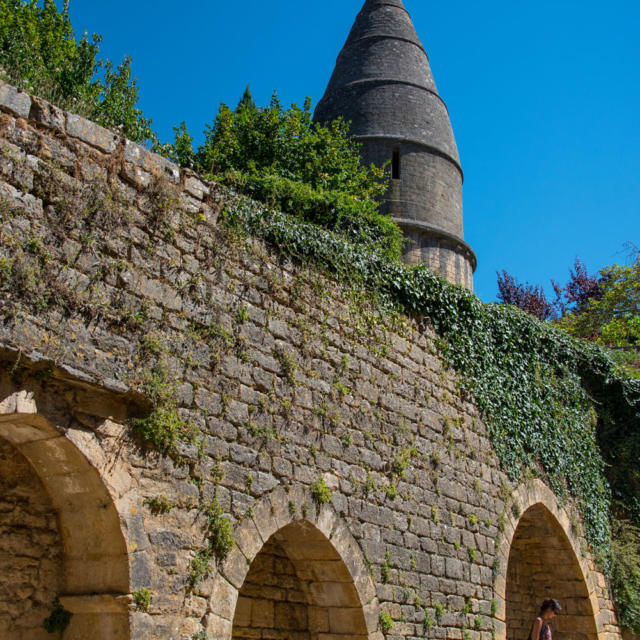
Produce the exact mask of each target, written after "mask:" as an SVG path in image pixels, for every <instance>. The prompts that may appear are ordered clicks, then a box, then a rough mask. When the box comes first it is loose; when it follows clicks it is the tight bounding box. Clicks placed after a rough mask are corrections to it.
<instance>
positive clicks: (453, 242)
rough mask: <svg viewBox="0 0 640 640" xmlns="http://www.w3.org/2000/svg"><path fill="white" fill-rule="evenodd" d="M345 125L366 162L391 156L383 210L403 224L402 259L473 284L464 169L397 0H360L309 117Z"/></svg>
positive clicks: (443, 109)
mask: <svg viewBox="0 0 640 640" xmlns="http://www.w3.org/2000/svg"><path fill="white" fill-rule="evenodd" d="M338 117H342V118H343V119H344V120H346V121H348V122H350V123H351V133H352V135H354V136H355V137H356V138H357V139H358V140H359V141H360V142H361V143H362V149H361V154H362V156H363V160H364V161H365V163H367V164H368V163H370V162H373V163H375V164H376V165H378V166H380V165H383V164H385V163H387V162H388V161H390V160H392V159H393V162H392V167H393V169H392V180H391V183H390V185H389V191H388V193H387V197H386V199H385V201H384V203H383V206H382V211H383V212H386V213H388V214H390V215H391V216H392V217H393V218H394V219H395V220H396V221H397V222H398V223H399V224H400V226H401V227H402V229H403V230H404V232H405V236H406V239H407V243H406V249H405V252H404V257H405V260H406V261H407V262H409V263H412V264H416V263H420V262H426V263H428V264H429V265H430V266H431V267H432V268H434V269H435V270H437V271H439V272H440V273H442V274H443V275H445V277H447V278H448V279H449V280H451V281H453V282H457V283H459V284H463V285H464V286H467V287H469V288H472V286H473V284H472V282H473V271H474V270H475V265H476V258H475V255H474V253H473V251H472V250H471V248H470V247H469V246H468V245H467V244H466V243H465V242H464V233H463V224H462V180H463V175H462V168H461V166H460V158H459V156H458V148H457V146H456V141H455V138H454V136H453V129H452V128H451V122H450V120H449V113H448V111H447V107H446V105H445V103H444V101H443V100H442V98H441V97H440V96H439V94H438V89H437V88H436V84H435V82H434V80H433V75H432V73H431V67H430V65H429V58H428V56H427V53H426V51H425V49H424V47H423V45H422V42H421V41H420V38H419V37H418V34H417V33H416V30H415V28H414V26H413V22H412V20H411V17H410V16H409V13H408V12H407V10H406V9H405V7H404V5H403V3H402V0H366V2H365V3H364V6H363V7H362V10H361V11H360V13H359V14H358V16H357V18H356V21H355V23H354V25H353V27H352V29H351V32H350V33H349V37H348V38H347V42H346V44H345V45H344V47H343V49H342V51H341V52H340V54H339V56H338V59H337V61H336V66H335V69H334V71H333V74H332V76H331V79H330V81H329V85H328V87H327V90H326V92H325V94H324V96H323V98H322V99H321V100H320V102H319V103H318V106H317V107H316V111H315V115H314V119H315V120H316V121H318V122H330V121H332V120H335V119H336V118H338Z"/></svg>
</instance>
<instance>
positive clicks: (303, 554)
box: [0, 0, 620, 640]
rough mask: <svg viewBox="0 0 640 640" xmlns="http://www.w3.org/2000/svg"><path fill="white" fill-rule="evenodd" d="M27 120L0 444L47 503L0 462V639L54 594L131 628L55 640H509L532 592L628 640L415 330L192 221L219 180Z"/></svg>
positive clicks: (12, 253) (16, 175)
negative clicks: (56, 558) (383, 616)
mask: <svg viewBox="0 0 640 640" xmlns="http://www.w3.org/2000/svg"><path fill="white" fill-rule="evenodd" d="M371 1H372V2H373V3H374V4H375V3H376V1H377V0H371ZM389 2H391V3H396V4H397V2H399V0H389ZM382 4H385V3H382ZM386 4H388V2H387V3H386ZM34 105H35V106H33V107H32V109H31V114H32V115H31V116H30V118H31V119H30V120H24V121H22V120H20V121H18V120H16V119H15V118H14V117H13V116H11V115H9V114H8V113H5V114H4V116H3V118H5V119H6V120H7V129H5V130H3V131H2V132H0V196H1V197H2V198H3V199H5V200H6V201H7V203H8V206H10V208H9V209H8V211H9V214H8V215H6V216H4V215H3V216H2V220H1V221H0V224H1V225H2V229H1V232H2V234H3V238H6V239H7V240H6V242H3V243H2V244H0V258H1V259H2V261H3V262H2V263H0V264H9V263H11V265H12V267H11V269H10V270H9V273H10V275H9V276H8V277H6V278H5V276H4V273H5V270H1V269H0V316H1V320H2V322H0V356H1V357H0V438H4V439H6V440H7V441H11V443H12V446H15V447H17V448H18V449H20V451H21V452H22V453H23V454H24V456H26V457H27V458H28V460H29V462H28V464H29V465H30V466H29V467H28V468H29V469H30V470H31V474H32V475H34V477H35V476H38V477H39V478H40V480H39V482H41V484H42V487H43V491H45V492H46V494H48V495H49V496H50V498H51V502H50V505H49V506H48V507H47V509H48V510H47V509H45V510H44V511H43V512H39V511H38V510H37V509H35V510H34V509H33V508H32V506H33V505H31V506H28V507H27V503H28V502H29V501H30V500H31V498H30V497H29V496H31V495H32V493H31V490H32V488H33V486H34V485H33V483H31V484H30V482H31V481H30V480H29V479H28V478H27V477H26V476H25V475H24V474H21V473H18V471H16V470H15V467H14V466H13V465H14V461H13V459H10V461H9V463H8V465H7V466H5V467H0V478H4V477H5V476H3V475H2V474H3V469H9V470H11V469H14V471H8V472H5V475H6V473H8V475H9V476H10V477H11V478H12V479H15V482H16V484H15V485H12V486H11V487H10V488H5V487H7V485H2V483H0V485H2V491H0V565H1V566H2V567H5V566H6V567H8V568H7V569H6V574H7V575H11V576H13V577H12V578H11V579H10V580H9V579H3V577H2V575H0V628H2V629H4V628H14V627H15V628H17V627H16V625H18V626H19V628H20V631H19V632H17V634H18V635H17V637H24V638H28V637H29V636H28V635H27V631H26V630H27V629H36V628H40V625H41V624H42V620H43V618H44V617H45V616H43V615H42V614H43V612H45V613H46V611H50V604H51V601H52V598H53V597H54V596H55V595H58V594H60V595H63V596H64V595H67V596H68V595H73V594H75V595H77V596H81V595H82V594H95V597H96V600H95V602H96V603H101V602H102V603H105V602H107V600H103V599H100V598H101V597H103V596H104V597H107V596H109V597H112V598H115V599H116V600H118V599H119V598H124V599H125V600H126V602H127V606H129V607H130V610H129V611H128V615H124V616H122V615H121V616H120V617H119V618H118V616H119V615H120V614H117V613H114V612H112V611H111V610H109V611H106V608H108V607H106V605H105V610H104V611H103V612H102V613H99V612H98V613H96V612H93V611H92V612H88V611H87V612H86V614H82V615H86V616H87V617H85V618H84V619H81V618H80V617H78V618H77V619H76V621H75V622H74V625H75V627H74V629H75V630H73V634H76V635H75V636H74V637H76V636H77V637H79V638H80V637H82V638H83V640H85V639H86V637H89V636H88V635H87V634H88V632H87V629H92V630H93V631H92V632H91V633H92V635H91V636H90V637H93V638H95V640H115V638H118V640H119V636H118V635H117V634H116V635H115V636H114V635H113V634H112V635H111V636H109V635H108V634H109V633H111V631H109V629H111V627H109V625H111V624H113V625H115V626H114V627H113V628H119V627H118V625H122V624H123V618H124V620H125V622H124V625H125V627H126V626H127V625H128V632H129V634H130V636H131V637H132V638H135V639H136V640H145V639H149V640H165V639H166V638H169V637H173V638H180V639H181V640H185V638H187V639H189V640H190V638H191V637H192V636H194V635H196V634H197V633H199V632H200V631H206V632H207V633H208V634H209V636H210V637H214V638H216V640H222V639H224V640H239V639H240V638H254V637H256V638H257V637H258V636H261V637H263V638H272V637H277V638H282V637H283V636H290V637H291V638H294V639H295V640H306V639H307V638H308V637H316V638H327V639H331V640H336V639H340V640H347V639H348V640H357V639H358V638H364V637H367V639H368V640H382V633H381V631H380V630H379V628H378V622H379V614H380V610H381V609H383V610H384V611H387V612H388V613H389V614H390V615H391V616H392V618H393V619H394V623H395V624H394V627H393V630H392V631H391V632H390V633H389V634H387V636H388V638H401V637H406V638H409V639H411V640H415V639H417V638H422V637H426V636H427V635H428V634H427V631H426V629H425V624H424V621H425V619H426V613H425V609H424V608H425V607H426V610H427V611H429V612H430V615H431V617H432V618H434V619H435V609H434V607H435V606H436V603H442V604H443V606H446V611H444V612H443V615H442V616H441V618H440V619H438V620H437V621H436V622H437V625H436V627H434V628H433V629H432V630H431V632H430V633H431V635H430V636H429V637H439V638H455V639H457V640H462V639H463V637H464V633H463V630H466V632H467V633H468V634H471V635H470V637H471V638H472V640H491V626H493V625H495V628H496V634H497V640H500V639H501V638H504V637H505V635H504V634H505V633H506V631H505V622H508V624H509V626H510V627H513V628H514V629H515V630H516V631H517V634H516V636H517V635H518V634H520V635H521V634H522V633H523V632H524V631H523V630H524V629H525V628H526V625H527V624H530V622H528V621H527V620H525V619H528V618H529V617H530V615H531V612H532V610H531V609H530V607H531V606H534V605H535V603H536V601H537V600H538V599H539V596H538V595H536V594H534V593H533V591H531V589H532V588H533V586H532V585H539V589H538V588H537V587H536V593H537V592H538V591H544V589H545V588H546V587H545V586H544V585H542V582H541V580H542V578H540V580H539V579H538V577H539V576H540V575H543V577H544V579H545V580H547V582H545V583H544V584H545V585H546V584H552V585H555V587H556V588H557V589H559V590H560V591H562V593H563V595H564V596H566V610H567V613H568V615H567V616H566V617H565V618H564V619H563V620H564V621H566V623H567V624H568V625H569V627H568V628H567V629H565V630H563V631H565V632H566V633H569V634H572V633H573V634H574V635H576V636H577V635H580V637H581V638H582V640H596V639H595V636H594V634H593V626H592V622H593V624H594V625H595V628H596V629H597V631H598V633H600V634H601V635H602V634H611V639H610V640H619V638H620V636H619V630H618V629H617V627H615V614H614V613H613V607H612V604H611V600H610V594H609V593H608V590H607V584H606V581H605V580H604V578H603V576H602V575H601V574H599V573H598V572H597V570H596V568H595V565H594V564H593V562H592V560H591V559H590V558H589V556H588V554H587V555H586V557H585V558H583V557H582V552H581V548H582V547H583V545H584V539H583V537H582V533H581V532H580V531H578V532H577V533H574V532H572V525H571V521H572V520H573V521H574V522H575V518H570V517H569V515H568V513H567V512H566V510H565V509H563V508H560V507H559V506H558V504H557V500H556V499H555V497H554V496H553V494H552V493H551V491H550V490H549V489H547V488H545V487H544V486H543V485H542V483H541V482H540V483H539V484H535V483H533V485H532V486H531V487H526V486H523V487H520V488H518V487H514V486H512V484H511V483H510V482H509V480H508V478H507V477H506V476H505V474H504V473H503V471H502V470H501V469H500V467H499V464H498V461H497V459H496V457H495V455H494V453H493V451H492V449H491V446H490V443H489V440H488V435H487V430H486V428H485V425H484V423H483V421H482V419H481V417H480V415H479V412H478V411H477V409H476V408H475V407H474V406H473V405H472V404H471V403H468V402H463V401H462V400H461V399H460V398H459V397H458V394H457V386H456V382H457V381H456V379H455V376H454V375H453V374H452V372H451V371H449V370H448V369H446V368H445V367H443V365H442V363H441V362H440V359H439V356H438V355H437V352H436V351H435V346H434V340H435V335H434V334H433V332H431V331H430V330H428V329H424V328H421V327H419V326H418V324H417V323H415V322H414V321H413V320H411V319H407V320H406V325H405V326H400V325H401V324H402V323H396V322H394V321H393V320H392V319H390V318H388V317H387V316H385V315H384V314H382V313H381V312H380V311H379V310H378V309H376V308H375V307H374V306H366V305H364V303H362V302H361V301H359V302H358V304H357V305H354V302H353V299H352V298H351V297H350V296H349V295H348V294H347V293H346V292H345V291H343V290H342V289H341V288H340V287H339V286H338V285H336V283H335V282H332V281H330V280H328V279H326V278H324V277H323V276H322V275H321V274H320V273H317V272H313V271H309V270H308V268H304V267H303V266H301V265H295V264H293V263H292V262H291V261H290V260H284V259H283V258H282V256H281V255H279V254H277V253H275V252H272V251H271V250H270V249H269V248H268V247H267V246H265V245H263V244H261V243H260V242H258V241H255V240H254V241H251V242H246V243H245V242H244V241H242V240H238V239H237V238H230V237H229V235H228V234H227V233H226V232H224V231H223V230H221V229H219V228H218V227H216V226H215V224H214V222H215V217H212V218H211V219H210V220H209V219H206V220H204V221H203V220H202V219H201V218H200V217H199V216H196V218H197V220H194V216H192V215H191V214H186V213H185V212H184V211H181V210H180V207H181V203H189V206H190V207H192V208H193V207H194V206H195V203H196V202H201V198H206V202H207V206H211V207H212V211H214V210H215V211H218V210H220V208H222V207H223V206H224V204H225V203H224V201H223V196H222V195H221V193H220V192H219V190H218V188H217V187H216V186H215V185H208V184H205V183H204V182H202V181H200V180H199V179H198V178H197V177H195V176H194V175H192V174H191V173H189V172H186V173H182V174H181V173H180V172H179V171H178V169H177V167H175V166H174V165H171V164H170V163H167V162H166V161H165V160H164V159H162V158H159V157H158V156H154V155H153V154H151V153H150V152H148V151H147V150H146V149H143V148H142V147H139V146H138V145H134V144H133V143H129V142H125V143H124V144H123V147H119V148H117V149H116V148H115V147H114V146H113V144H112V142H114V144H115V141H113V140H111V139H110V138H109V137H108V136H107V133H105V132H104V130H101V129H100V128H97V129H94V128H93V127H89V126H85V124H84V123H82V122H80V120H76V121H74V120H73V118H71V126H72V128H73V127H76V135H75V136H74V137H73V138H71V137H67V138H65V136H64V135H63V133H61V131H60V130H59V125H60V114H59V113H58V112H57V111H56V110H55V109H52V108H51V109H50V108H49V107H47V105H46V104H44V103H41V102H36V103H34ZM0 108H2V105H0ZM5 110H6V109H5ZM74 122H75V124H74ZM109 135H112V134H109ZM105 136H106V137H105ZM83 137H84V138H87V140H88V141H85V140H84V138H83ZM109 149H114V150H113V151H109ZM20 167H21V168H20ZM52 168H55V171H52ZM52 176H53V177H52ZM107 178H108V179H107ZM36 185H39V188H38V190H36V188H35V187H36ZM207 190H208V191H207ZM44 191H46V193H47V194H48V195H47V201H46V202H45V203H44V205H43V200H42V197H43V196H42V193H43V192H44ZM185 194H186V196H185ZM183 196H185V197H183ZM52 202H53V204H51V203H52ZM203 204H204V203H203ZM34 239H37V242H36V241H35V240H34ZM34 243H35V244H34ZM36 245H38V246H39V247H41V250H42V254H43V255H46V260H45V261H43V262H44V263H45V264H41V263H40V262H39V261H38V260H37V259H36V255H35V253H33V249H34V247H35V246H36ZM38 251H40V249H39V250H38ZM38 255H39V254H38ZM5 261H6V262H5ZM16 261H17V266H16ZM20 261H22V262H20ZM45 267H46V270H43V269H45ZM30 270H31V271H30ZM50 273H54V274H55V277H51V278H49V277H48V274H50ZM16 274H18V276H19V278H18V279H16ZM42 300H48V301H49V303H48V305H46V306H44V307H43V306H42V304H41V303H40V302H39V301H42ZM363 305H364V307H363ZM363 314H364V315H363ZM365 316H366V319H367V320H366V323H365V322H364V319H363V318H364V317H365ZM365 326H366V330H364V329H363V327H365ZM382 354H384V355H382ZM163 403H166V404H163ZM154 406H155V407H156V409H159V411H156V412H153V411H152V409H153V408H154ZM150 415H151V418H152V419H151V420H146V418H147V417H148V416H150ZM138 418H143V420H142V422H135V423H134V422H133V420H134V419H138ZM445 424H446V425H447V429H446V430H445ZM134 425H135V427H134ZM133 427H134V428H133ZM164 428H167V429H168V431H163V429H164ZM147 429H150V430H151V431H150V432H148V433H147V435H152V436H153V437H156V436H157V437H158V439H157V440H156V443H157V444H159V445H160V446H159V447H156V446H154V445H153V444H152V443H148V442H147V443H145V441H144V437H143V436H144V433H145V430H147ZM174 435H175V436H178V437H184V440H180V441H179V442H177V443H176V444H175V447H174V448H173V453H172V455H167V454H166V452H165V453H163V452H162V448H163V445H167V440H163V438H165V437H167V438H169V441H170V439H171V437H173V436H174ZM159 436H162V437H159ZM169 448H171V447H169ZM414 450H415V452H416V453H415V455H413V454H411V455H410V456H409V458H408V460H407V457H406V456H407V451H414ZM403 461H404V462H403ZM405 462H406V464H405ZM3 463H4V459H3ZM400 467H402V473H400V472H399V468H400ZM321 480H322V481H323V483H321V482H320V481H321ZM510 492H511V493H512V495H511V497H509V496H508V495H507V494H509V493H510ZM536 505H540V506H539V507H538V506H536ZM537 509H542V510H543V511H542V512H540V511H537ZM545 509H546V511H544V510H545ZM43 513H46V514H48V516H47V519H45V520H46V525H47V526H44V524H43V523H44V520H43V517H44V516H43ZM516 514H518V517H516ZM472 516H473V517H472ZM534 516H536V517H534ZM20 523H23V524H20ZM226 523H228V527H227V525H226ZM523 523H524V524H523ZM545 523H546V524H545ZM23 525H24V527H23ZM521 525H522V526H521ZM21 527H22V528H21ZM24 529H26V531H25V530H24ZM500 529H504V530H503V531H500ZM229 533H231V534H232V536H233V538H234V539H235V544H234V545H233V546H232V547H231V549H230V551H229V553H228V555H227V557H226V558H225V559H224V560H218V559H217V558H216V557H215V553H220V543H221V541H223V542H224V543H225V544H226V543H227V542H229V540H228V539H227V537H226V536H227V534H229ZM56 535H57V536H59V538H58V540H59V541H60V545H61V547H60V546H58V547H57V546H56V545H57V544H58V543H57V542H56ZM217 536H221V537H220V538H218V537H217ZM494 540H497V542H498V544H497V546H496V544H494ZM541 540H544V541H545V544H546V546H547V547H548V549H549V550H550V552H552V553H553V554H554V555H553V561H552V560H551V559H547V561H546V562H545V568H544V569H543V568H541V567H540V566H539V565H538V564H536V562H535V561H534V558H533V557H532V555H533V556H536V555H537V556H543V555H544V553H543V552H542V551H540V548H541V542H540V541H541ZM2 545H5V546H6V547H7V549H8V550H9V552H10V554H13V555H12V556H10V559H9V560H6V558H5V556H4V555H3V554H2ZM223 546H224V545H223ZM59 548H63V549H64V553H65V554H66V555H65V557H64V563H63V564H64V575H63V576H62V577H60V580H61V582H56V577H55V576H56V571H57V569H56V565H55V563H53V562H52V561H51V558H50V557H49V556H48V555H47V554H51V553H54V552H55V549H59ZM527 548H530V549H536V552H535V553H533V554H531V553H530V552H528V551H527ZM14 552H16V553H14ZM205 552H207V553H208V556H207V554H206V553H205ZM512 552H513V553H512ZM56 553H57V552H56ZM196 554H198V555H197V556H196ZM196 560H197V562H195V561H196ZM207 560H208V564H207ZM11 562H14V563H16V562H17V563H18V565H19V566H18V568H17V569H16V567H15V566H13V565H11V566H9V565H10V564H11ZM3 563H4V564H3ZM566 568H571V571H567V570H565V569H566ZM196 569H197V571H196ZM38 572H40V573H38ZM18 574H19V575H18ZM16 576H17V577H16ZM47 581H48V582H47ZM58 584H59V586H56V585H58ZM43 585H44V586H43ZM49 587H53V588H54V589H53V590H54V591H55V592H56V593H53V592H51V590H50V588H49ZM530 587H531V589H530ZM141 589H149V590H150V591H151V604H150V605H149V607H148V608H147V610H146V611H144V610H143V609H142V608H140V606H139V607H138V608H136V606H135V605H134V604H132V603H133V595H132V594H133V593H134V592H138V591H139V590H141ZM143 593H144V592H143ZM137 595H138V597H139V598H140V597H141V594H140V593H138V594H137ZM561 597H562V596H561ZM118 601H120V600H118ZM492 601H495V616H494V617H493V618H492V616H491V609H492ZM36 602H37V603H39V604H38V606H36V605H35V604H34V603H36ZM73 602H75V601H73ZM418 603H420V604H419V605H418ZM521 603H522V604H521ZM74 606H75V605H74ZM92 606H93V605H92ZM95 606H98V605H95ZM101 606H102V605H101ZM527 607H529V608H527ZM469 608H470V610H471V613H466V614H465V613H464V611H465V610H468V609H469ZM516 611H519V612H524V613H523V614H522V615H520V613H518V614H516V613H514V612H516ZM78 615H79V616H80V614H78ZM94 615H98V616H100V618H99V619H96V618H91V616H94ZM112 616H116V618H117V620H114V619H112ZM476 616H478V618H477V624H478V625H479V629H475V628H474V625H475V624H476ZM9 625H13V626H14V627H10V626H9ZM22 629H24V630H25V631H24V633H23V632H22ZM70 629H71V627H70ZM69 633H71V631H70V632H69ZM99 633H103V636H100V635H99ZM114 633H115V632H114ZM20 634H22V635H20ZM78 634H80V635H78ZM82 634H85V635H84V636H83V635H82ZM501 634H502V635H501ZM14 635H15V634H14ZM0 637H2V636H1V635H0ZM125 637H126V635H125ZM3 640H4V639H3ZM516 640H522V638H519V637H517V638H516Z"/></svg>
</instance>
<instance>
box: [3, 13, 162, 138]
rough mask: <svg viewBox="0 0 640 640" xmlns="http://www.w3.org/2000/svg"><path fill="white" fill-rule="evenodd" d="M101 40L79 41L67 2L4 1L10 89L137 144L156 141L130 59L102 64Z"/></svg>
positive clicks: (84, 38)
mask: <svg viewBox="0 0 640 640" xmlns="http://www.w3.org/2000/svg"><path fill="white" fill-rule="evenodd" d="M100 42H101V37H100V36H99V35H97V34H93V36H92V37H91V39H89V37H88V36H87V34H86V33H85V34H83V36H82V38H80V40H76V38H75V34H74V31H73V28H72V26H71V20H70V18H69V0H64V3H63V5H62V11H58V8H57V7H56V3H55V2H54V0H44V2H43V3H42V6H40V5H39V3H38V1H37V0H0V71H1V75H2V76H4V78H5V79H6V80H7V81H8V82H11V83H12V84H14V85H16V86H18V87H20V88H22V89H24V90H25V91H28V92H30V93H33V94H35V95H38V96H40V97H41V98H44V99H45V100H48V101H49V102H52V103H53V104H56V105H58V106H59V107H61V108H62V109H68V110H71V111H73V112H74V113H77V114H79V115H82V116H84V117H86V118H89V119H91V120H93V121H94V122H97V123H99V124H101V125H103V126H105V127H108V128H110V129H113V130H114V131H117V132H118V133H120V134H121V135H123V136H126V137H127V138H129V139H130V140H134V141H135V142H140V143H146V142H150V141H153V140H155V138H156V136H155V134H154V133H153V130H152V129H151V120H148V119H146V118H144V117H143V115H142V112H141V111H140V109H138V108H137V107H136V104H137V103H138V86H137V83H136V80H135V79H133V78H132V77H131V58H129V57H125V59H124V60H123V61H122V62H121V63H120V64H119V65H117V66H114V64H113V63H112V62H111V61H110V60H105V61H103V60H99V59H98V57H97V56H98V53H99V45H100Z"/></svg>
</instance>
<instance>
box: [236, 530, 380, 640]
mask: <svg viewBox="0 0 640 640" xmlns="http://www.w3.org/2000/svg"><path fill="white" fill-rule="evenodd" d="M327 634H330V636H329V635H327ZM324 637H340V638H341V640H366V638H368V637H369V636H368V632H367V625H366V621H365V615H364V612H363V609H362V605H361V603H360V597H359V595H358V592H357V590H356V586H355V584H354V581H353V578H352V576H351V574H350V572H349V570H348V568H347V567H346V565H345V564H344V562H343V561H342V559H341V557H340V555H339V554H338V553H337V551H336V550H335V548H334V546H333V545H332V544H331V541H330V540H329V539H328V538H327V537H325V535H324V534H323V533H321V532H320V531H319V530H318V529H317V528H316V527H314V526H313V525H312V524H310V523H309V522H305V521H298V522H294V523H292V524H289V525H287V526H285V527H284V528H282V529H280V530H279V531H277V532H276V533H274V534H273V535H272V536H271V537H270V538H269V539H268V540H267V542H266V543H265V544H264V546H263V547H262V549H261V550H260V552H259V553H258V554H257V556H256V557H255V558H254V559H253V561H252V562H251V567H250V569H249V572H248V573H247V576H246V578H245V580H244V584H243V585H242V588H241V589H240V592H239V597H238V603H237V606H236V611H235V615H234V619H233V631H232V638H233V640H241V639H242V640H244V639H245V638H269V639H278V640H280V639H281V640H289V639H295V640H320V639H321V638H324Z"/></svg>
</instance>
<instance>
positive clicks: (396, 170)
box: [391, 147, 400, 180]
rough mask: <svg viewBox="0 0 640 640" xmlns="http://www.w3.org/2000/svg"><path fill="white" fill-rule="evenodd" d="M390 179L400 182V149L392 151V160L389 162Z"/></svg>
mask: <svg viewBox="0 0 640 640" xmlns="http://www.w3.org/2000/svg"><path fill="white" fill-rule="evenodd" d="M391 178H392V179H393V180H400V149H398V147H396V148H395V149H394V150H393V158H392V160H391Z"/></svg>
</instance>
